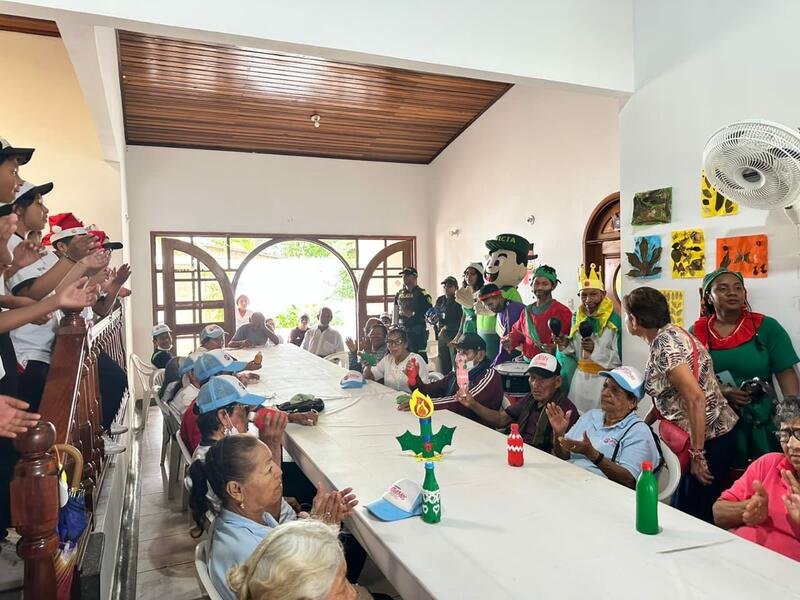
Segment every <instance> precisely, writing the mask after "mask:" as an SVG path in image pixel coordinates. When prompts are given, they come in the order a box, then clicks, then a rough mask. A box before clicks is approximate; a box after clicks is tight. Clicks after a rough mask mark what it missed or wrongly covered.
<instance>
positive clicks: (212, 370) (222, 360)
mask: <svg viewBox="0 0 800 600" xmlns="http://www.w3.org/2000/svg"><path fill="white" fill-rule="evenodd" d="M246 366H247V363H246V362H242V361H240V360H236V359H235V358H233V356H231V355H230V354H228V353H227V352H226V351H225V350H223V349H222V348H220V349H218V350H209V351H208V352H203V354H201V355H200V356H199V357H198V358H197V359H195V361H194V366H193V367H192V372H194V376H195V377H197V379H198V380H200V381H205V380H206V379H208V378H209V377H213V376H214V375H219V374H220V373H238V372H239V371H243V370H244V368H245V367H246Z"/></svg>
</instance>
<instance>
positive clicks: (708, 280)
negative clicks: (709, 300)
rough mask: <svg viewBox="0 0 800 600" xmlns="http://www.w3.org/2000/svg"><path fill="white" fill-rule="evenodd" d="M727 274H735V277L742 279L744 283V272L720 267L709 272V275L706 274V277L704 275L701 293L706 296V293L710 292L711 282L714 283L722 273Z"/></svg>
mask: <svg viewBox="0 0 800 600" xmlns="http://www.w3.org/2000/svg"><path fill="white" fill-rule="evenodd" d="M725 274H728V275H733V276H734V277H736V279H738V280H739V281H740V282H741V283H742V284H744V277H742V274H741V273H738V272H736V271H729V270H728V269H726V268H725V267H720V268H719V269H717V270H716V271H711V273H709V274H708V275H706V276H705V277H703V287H701V288H700V293H701V294H702V295H703V296H705V295H706V293H707V292H708V288H710V287H711V284H712V283H714V280H715V279H716V278H717V277H719V276H720V275H725Z"/></svg>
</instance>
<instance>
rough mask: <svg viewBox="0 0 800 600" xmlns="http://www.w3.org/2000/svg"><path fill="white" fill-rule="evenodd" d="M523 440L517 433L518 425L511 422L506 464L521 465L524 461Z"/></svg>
mask: <svg viewBox="0 0 800 600" xmlns="http://www.w3.org/2000/svg"><path fill="white" fill-rule="evenodd" d="M524 451H525V442H523V441H522V436H521V435H520V434H519V425H517V424H516V423H512V424H511V433H509V434H508V464H509V465H511V466H512V467H521V466H522V465H523V464H524V463H525V456H524Z"/></svg>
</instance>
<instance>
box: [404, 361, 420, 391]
mask: <svg viewBox="0 0 800 600" xmlns="http://www.w3.org/2000/svg"><path fill="white" fill-rule="evenodd" d="M418 374H419V365H418V364H417V359H416V358H414V357H413V356H412V357H411V360H409V361H408V364H407V365H406V377H407V378H408V379H407V381H408V387H410V388H413V387H414V386H415V385H417V375H418Z"/></svg>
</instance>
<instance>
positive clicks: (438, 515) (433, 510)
mask: <svg viewBox="0 0 800 600" xmlns="http://www.w3.org/2000/svg"><path fill="white" fill-rule="evenodd" d="M422 520H423V521H425V522H426V523H438V522H439V521H441V520H442V501H441V497H440V495H439V484H438V483H436V474H435V473H434V472H433V463H432V462H426V463H425V481H424V482H423V483H422Z"/></svg>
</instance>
